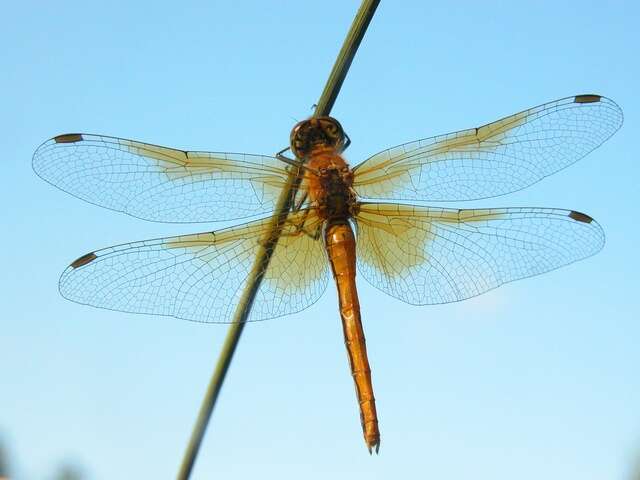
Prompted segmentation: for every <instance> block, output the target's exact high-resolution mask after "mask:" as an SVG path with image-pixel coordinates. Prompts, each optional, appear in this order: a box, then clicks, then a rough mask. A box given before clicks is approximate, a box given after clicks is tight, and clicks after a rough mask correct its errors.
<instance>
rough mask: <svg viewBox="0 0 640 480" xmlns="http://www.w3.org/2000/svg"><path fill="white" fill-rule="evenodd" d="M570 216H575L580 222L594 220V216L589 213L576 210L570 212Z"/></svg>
mask: <svg viewBox="0 0 640 480" xmlns="http://www.w3.org/2000/svg"><path fill="white" fill-rule="evenodd" d="M569 217H571V218H573V219H574V220H576V221H578V222H583V223H591V222H593V218H591V217H590V216H589V215H587V214H585V213H580V212H576V211H572V212H571V213H570V214H569Z"/></svg>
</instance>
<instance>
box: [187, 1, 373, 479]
mask: <svg viewBox="0 0 640 480" xmlns="http://www.w3.org/2000/svg"><path fill="white" fill-rule="evenodd" d="M378 3H380V0H363V1H362V4H361V5H360V8H359V9H358V12H357V13H356V16H355V18H354V20H353V23H352V24H351V28H350V29H349V33H348V34H347V37H346V38H345V41H344V44H343V45H342V49H341V50H340V53H339V54H338V58H337V59H336V62H335V64H334V65H333V69H332V70H331V73H330V74H329V78H328V80H327V83H326V85H325V88H324V90H323V91H322V94H321V95H320V99H319V100H318V103H317V107H316V109H315V112H314V116H323V115H329V113H330V112H331V109H332V107H333V104H334V102H335V100H336V98H337V96H338V93H339V92H340V87H342V83H343V82H344V79H345V77H346V75H347V71H348V70H349V67H350V66H351V62H352V61H353V58H354V56H355V54H356V51H357V49H358V47H359V45H360V42H361V41H362V38H363V37H364V33H365V31H366V29H367V27H368V26H369V23H370V22H371V18H372V17H373V14H374V13H375V10H376V8H377V7H378ZM301 178H302V168H301V167H292V168H290V171H289V177H288V179H287V183H286V185H285V187H284V188H283V189H282V192H281V193H280V196H279V198H278V203H277V205H276V210H275V214H274V216H273V218H272V228H271V231H270V232H269V234H268V236H267V238H263V239H262V241H261V242H260V244H261V245H262V247H261V249H260V251H259V252H258V255H257V256H256V260H255V263H254V264H253V268H252V270H251V273H250V274H249V276H250V280H249V283H248V284H247V288H246V289H245V291H244V292H243V294H242V297H241V298H240V301H239V302H238V306H237V308H236V312H235V314H234V318H233V323H232V324H231V326H230V327H229V331H228V333H227V337H226V339H225V341H224V344H223V346H222V350H221V351H220V356H219V358H218V363H217V364H216V367H215V370H214V371H213V375H212V377H211V381H210V382H209V386H208V388H207V391H206V393H205V396H204V398H203V400H202V405H201V407H200V411H199V412H198V417H197V419H196V422H195V425H194V427H193V432H192V433H191V438H190V440H189V443H188V445H187V449H186V451H185V453H184V457H183V459H182V464H181V465H180V470H179V472H178V476H177V478H178V480H187V479H188V478H189V477H190V476H191V470H192V468H193V464H194V462H195V459H196V456H197V454H198V451H199V449H200V445H201V444H202V439H203V437H204V433H205V430H206V428H207V425H208V423H209V419H210V417H211V412H212V411H213V407H214V405H215V403H216V400H217V398H218V395H219V393H220V389H221V388H222V384H223V382H224V378H225V376H226V374H227V370H228V369H229V365H230V364H231V359H232V358H233V354H234V352H235V350H236V347H237V345H238V341H239V340H240V335H241V334H242V330H243V329H244V325H245V322H246V320H247V318H248V316H249V313H250V312H251V306H252V304H253V300H254V299H255V296H256V293H257V292H258V289H259V288H260V283H261V282H262V279H263V278H264V274H265V272H266V271H267V268H268V266H269V261H270V260H271V255H272V254H273V251H274V250H275V247H276V245H277V243H278V238H279V237H280V234H281V232H282V227H283V225H284V221H285V219H286V218H287V215H288V214H289V210H290V209H291V206H292V203H293V199H294V198H295V196H296V193H297V191H298V187H299V186H300V181H301Z"/></svg>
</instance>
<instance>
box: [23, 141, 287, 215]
mask: <svg viewBox="0 0 640 480" xmlns="http://www.w3.org/2000/svg"><path fill="white" fill-rule="evenodd" d="M33 168H34V170H35V172H36V173H37V174H38V175H39V176H40V177H42V178H43V179H44V180H46V181H47V182H49V183H51V184H53V185H55V186H56V187H58V188H60V189H61V190H64V191H65V192H68V193H70V194H71V195H74V196H76V197H79V198H81V199H83V200H86V201H87V202H90V203H94V204H96V205H100V206H102V207H106V208H109V209H112V210H117V211H120V212H124V213H127V214H129V215H132V216H134V217H139V218H143V219H145V220H151V221H158V222H176V223H182V222H211V221H217V220H232V219H238V218H245V217H250V216H253V215H258V214H264V213H268V212H271V211H273V209H274V205H275V202H276V199H277V197H278V194H279V192H280V190H281V189H282V187H283V185H284V183H285V182H286V178H287V172H286V170H285V167H284V164H283V163H282V162H280V161H279V160H277V159H276V158H273V157H266V156H260V155H248V154H235V153H211V152H186V151H183V150H176V149H172V148H166V147H159V146H157V145H150V144H146V143H141V142H135V141H132V140H125V139H122V138H115V137H106V136H99V135H87V134H66V135H59V136H57V137H54V138H52V139H51V140H48V141H47V142H45V143H44V144H42V145H41V146H40V147H39V148H38V149H37V150H36V152H35V154H34V156H33Z"/></svg>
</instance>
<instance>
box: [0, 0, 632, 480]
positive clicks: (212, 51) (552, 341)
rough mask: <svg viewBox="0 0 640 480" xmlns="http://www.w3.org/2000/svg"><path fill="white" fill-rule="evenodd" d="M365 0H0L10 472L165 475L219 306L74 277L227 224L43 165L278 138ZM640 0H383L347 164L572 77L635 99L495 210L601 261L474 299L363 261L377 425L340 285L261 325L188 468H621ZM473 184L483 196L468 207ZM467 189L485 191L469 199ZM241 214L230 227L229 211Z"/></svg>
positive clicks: (586, 89)
mask: <svg viewBox="0 0 640 480" xmlns="http://www.w3.org/2000/svg"><path fill="white" fill-rule="evenodd" d="M358 4H359V2H356V1H340V0H331V1H328V0H325V1H323V2H304V1H303V2H293V1H286V2H285V1H280V2H275V1H274V2H261V1H257V0H254V1H249V0H237V1H235V2H222V1H208V2H189V1H187V2H183V3H182V4H180V5H179V4H177V3H174V2H171V3H169V2H166V3H165V2H158V1H155V2H109V3H108V4H107V3H104V2H74V1H62V2H33V1H23V2H8V3H7V4H6V5H4V6H3V9H2V10H3V17H4V21H3V22H2V29H0V60H1V64H0V66H1V69H0V72H1V73H0V92H2V93H1V95H2V102H1V105H2V107H1V108H2V115H0V131H1V132H2V135H0V142H1V146H2V149H1V151H2V164H3V169H2V188H0V200H1V202H0V205H1V209H2V210H1V214H2V225H3V226H4V227H3V234H2V235H0V252H2V264H3V269H2V274H1V276H0V292H1V293H0V295H1V305H2V310H1V311H2V314H1V318H0V328H1V330H0V332H1V339H2V340H1V343H0V441H1V442H2V443H3V444H4V445H6V446H7V448H8V449H9V453H10V454H11V458H12V463H13V471H14V474H15V475H14V476H15V478H16V479H18V480H24V479H27V480H31V479H46V478H49V477H48V475H49V472H51V471H52V469H54V468H55V467H56V466H58V465H61V464H63V463H73V464H76V465H80V466H81V467H82V470H83V471H84V473H85V474H86V477H87V478H88V479H95V480H100V479H147V478H149V479H151V478H153V479H170V478H174V477H175V474H176V471H177V468H178V465H179V462H180V459H181V456H182V454H183V450H184V447H185V445H186V442H187V440H188V437H189V434H190V431H191V428H192V425H193V421H194V418H195V415H196V412H197V410H198V408H199V405H200V401H201V399H202V395H203V393H204V390H205V388H206V385H207V383H208V381H209V377H210V373H211V370H212V368H213V365H214V363H215V360H216V358H217V354H218V350H219V348H220V345H221V343H222V340H223V338H224V336H225V333H226V330H227V327H225V326H221V325H212V326H207V325H199V324H194V323H190V322H185V321H179V320H175V319H172V318H165V317H152V316H144V315H131V314H124V313H117V312H111V311H102V310H97V309H93V308H90V307H85V306H80V305H77V304H74V303H71V302H68V301H66V300H64V299H63V298H61V297H60V296H59V295H58V292H57V280H58V276H59V274H60V272H61V271H62V270H63V268H64V267H65V266H66V265H67V264H68V263H69V262H70V261H71V260H73V259H75V258H76V257H78V256H79V255H80V254H83V253H85V252H88V251H91V250H94V249H97V248H99V247H104V246H109V245H113V244H118V243H123V242H127V241H133V240H141V239H145V238H155V237H158V236H165V235H177V234H181V233H189V232H195V231H202V230H210V229H212V228H218V227H220V226H221V225H220V224H217V225H209V224H205V225H183V226H180V225H163V224H154V223H149V222H144V221H141V220H137V219H134V218H131V217H128V216H126V215H123V214H118V213H115V212H112V211H109V210H105V209H100V208H98V207H95V206H93V205H90V204H87V203H84V202H82V201H80V200H78V199H76V198H73V197H71V196H69V195H67V194H64V193H63V192H61V191H58V190H56V189H54V188H52V187H51V186H50V185H48V184H46V183H45V182H43V181H42V180H40V179H39V178H38V177H36V175H35V174H34V173H33V171H32V170H31V155H32V153H33V151H34V150H35V149H36V147H37V146H38V145H39V144H40V143H41V142H42V141H44V140H46V139H47V138H49V137H51V136H53V135H56V134H60V133H64V132H76V131H81V132H88V133H102V134H108V135H115V136H121V137H126V138H133V139H138V140H142V141H147V142H151V143H158V144H162V145H168V146H174V147H178V148H184V149H191V150H214V151H234V152H236V151H243V152H249V153H264V154H273V153H274V152H276V151H277V150H279V149H280V148H283V147H284V146H286V145H287V141H288V135H289V130H290V128H291V126H292V125H293V123H294V122H295V121H296V120H297V119H303V118H305V117H307V116H309V115H310V114H311V106H312V104H313V103H314V102H316V101H317V99H318V96H319V94H320V92H321V90H322V87H323V86H324V82H325V79H326V77H327V75H328V73H329V70H330V68H331V66H332V64H333V61H334V59H335V56H336V54H337V52H338V50H339V47H340V45H341V44H342V41H343V38H344V36H345V33H346V32H347V29H348V27H349V25H350V23H351V20H352V18H353V15H354V13H355V10H356V9H357V6H358ZM639 13H640V10H639V9H638V6H637V2H632V1H628V2H620V1H613V2H599V1H589V2H558V1H540V2H491V1H490V2H438V3H437V4H436V2H423V1H414V2H409V1H407V2H394V1H390V0H383V1H382V4H381V5H380V7H379V9H378V12H377V14H376V16H375V18H374V20H373V22H372V24H371V26H370V28H369V31H368V32H367V34H366V36H365V39H364V41H363V44H362V46H361V49H360V51H359V53H358V55H357V57H356V59H355V61H354V63H353V66H352V68H351V71H350V73H349V76H348V77H347V80H346V82H345V85H344V87H343V89H342V92H341V95H340V97H339V99H338V101H337V103H336V105H335V109H334V110H333V114H334V116H336V117H337V118H339V119H340V121H341V122H342V124H343V125H344V126H345V128H346V130H347V131H348V133H349V135H350V136H351V138H352V140H353V144H352V147H351V148H350V149H349V150H348V151H347V154H346V156H347V158H348V159H349V160H350V161H351V162H352V164H356V163H358V162H360V161H361V160H363V159H365V158H366V157H368V156H369V155H371V154H373V153H375V152H377V151H379V150H381V149H384V148H387V147H389V146H393V145H396V144H398V143H403V142H406V141H410V140H414V139H417V138H423V137H426V136H430V135H433V134H437V133H445V132H449V131H452V130H459V129H463V128H469V127H474V126H478V125H481V124H484V123H486V122H489V121H493V120H496V119H498V118H500V117H502V116H504V115H508V114H511V113H515V112H517V111H520V110H522V109H524V108H528V107H532V106H534V105H537V104H540V103H543V102H545V101H550V100H554V99H556V98H561V97H564V96H568V95H572V94H579V93H591V92H593V93H599V94H602V95H606V96H609V97H611V98H613V99H614V100H615V101H617V102H618V103H619V104H620V105H621V107H622V108H623V110H624V112H625V125H624V126H623V128H622V130H621V131H620V132H618V133H617V134H616V135H615V136H614V137H613V138H612V139H610V140H609V141H608V142H607V143H606V144H605V145H604V146H603V147H602V148H600V149H598V150H596V151H595V152H593V153H592V154H591V155H589V156H588V157H587V158H585V159H584V160H582V161H581V162H579V163H578V164H576V165H574V166H572V167H570V168H569V169H567V170H565V171H563V172H560V173H558V174H556V175H554V176H553V177H551V178H548V179H546V180H544V181H543V182H541V183H540V184H537V185H535V186H533V187H531V188H529V189H527V190H525V191H522V192H519V193H517V194H513V195H510V196H506V197H502V198H498V199H491V200H486V201H483V202H478V203H477V205H482V206H540V207H564V208H572V209H576V210H580V211H584V212H587V213H589V214H590V215H592V216H593V217H594V218H596V219H597V220H598V221H599V222H600V223H601V224H602V226H603V228H604V229H605V231H606V234H607V245H606V246H605V248H604V250H603V251H602V252H601V253H599V254H598V255H597V256H595V257H593V258H590V259H588V260H586V261H583V262H579V263H576V264H574V265H571V266H569V267H567V268H564V269H561V270H558V271H555V272H552V273H549V274H546V275H544V276H540V277H536V278H533V279H528V280H524V281H521V282H516V283H513V284H510V285H507V286H504V287H501V288H499V289H497V290H494V291H492V292H490V293H488V294H486V295H484V296H481V297H478V298H476V299H473V300H469V301H466V302H462V303H459V304H451V305H444V306H436V307H412V306H409V305H405V304H403V303H401V302H400V301H398V300H395V299H393V298H391V297H388V296H385V295H383V294H381V293H379V292H378V291H377V290H375V289H373V288H372V287H370V286H369V285H368V284H367V283H366V281H364V280H363V279H360V282H359V287H360V295H361V303H362V310H363V317H364V322H365V331H366V334H367V340H368V347H369V356H370V360H371V364H372V369H373V378H374V386H375V389H376V396H377V399H378V409H379V415H380V428H381V431H382V446H381V450H380V455H379V456H377V457H376V456H374V457H370V456H369V455H368V453H367V451H366V449H365V446H364V443H363V440H362V433H361V429H360V424H359V420H358V413H357V406H356V400H355V395H354V389H353V385H352V379H351V377H350V375H349V370H348V363H347V358H346V355H345V350H344V344H343V339H342V329H341V327H340V319H339V315H338V311H337V302H336V298H335V288H334V287H333V286H330V287H329V289H328V291H327V293H326V294H325V295H324V296H323V297H322V299H321V300H320V301H319V302H318V303H316V304H315V305H314V306H313V307H311V308H309V309H308V310H306V311H304V312H303V313H299V314H296V315H292V316H289V317H284V318H280V319H276V320H271V321H268V322H262V323H259V324H252V325H250V326H249V327H248V328H247V329H245V334H244V335H243V338H242V341H241V343H240V346H239V348H238V351H237V355H236V358H235V360H234V362H233V364H232V366H231V369H230V372H229V376H228V378H227V382H226V384H225V386H224V389H223V392H222V396H221V399H220V402H219V404H218V406H217V408H216V411H215V412H214V415H213V418H212V422H211V424H210V428H209V430H208V432H207V435H206V439H205V442H204V444H203V447H202V450H201V453H200V456H199V458H198V461H197V464H196V467H195V470H194V475H193V478H194V479H210V478H262V479H299V478H306V479H326V478H332V479H336V480H337V479H347V478H348V479H352V480H353V479H359V478H366V479H374V478H376V479H377V478H379V479H388V478H407V479H410V478H411V479H412V478H430V479H460V480H462V479H469V478H481V479H491V480H501V479H504V480H513V479H514V478H518V479H519V480H528V479H532V480H533V479H536V480H538V479H540V478H545V479H547V480H551V479H558V480H570V479H580V480H592V479H593V480H596V479H597V480H601V479H628V478H629V477H630V472H631V469H632V465H633V464H634V457H637V456H638V455H640V375H639V374H638V366H639V365H640V350H639V348H638V345H639V342H640V322H639V321H638V320H639V317H640V315H639V313H640V308H639V307H640V300H639V298H638V297H639V295H640V292H639V288H638V287H639V281H638V271H639V269H640V261H639V260H638V250H637V246H638V238H639V237H640V226H639V225H640V222H638V211H639V210H638V200H639V194H638V191H639V187H638V182H639V179H640V176H639V174H640V167H639V165H640V158H639V157H640V154H639V152H638V148H637V145H638V142H637V138H638V134H639V131H638V115H639V114H640V101H639V98H638V91H637V87H638V78H639V77H640V69H639V66H638V51H639V47H640V42H639V35H638V22H639V20H640V15H639ZM474 205H475V204H474ZM465 206H470V204H468V203H467V204H465ZM222 226H223V225H222Z"/></svg>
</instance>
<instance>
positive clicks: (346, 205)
mask: <svg viewBox="0 0 640 480" xmlns="http://www.w3.org/2000/svg"><path fill="white" fill-rule="evenodd" d="M308 165H309V167H310V169H312V170H311V171H312V172H313V173H310V174H309V177H308V180H309V187H310V188H309V190H310V192H309V193H310V195H311V200H312V201H313V203H314V204H315V205H316V207H317V208H318V214H319V216H320V217H322V218H325V219H329V218H346V217H350V216H352V213H353V212H352V209H353V206H354V205H355V204H356V195H355V192H354V191H353V172H352V171H351V169H350V168H349V166H348V165H347V163H346V162H345V160H344V159H343V158H342V157H341V156H340V155H338V154H337V153H335V152H332V151H331V150H330V149H328V148H326V147H325V148H319V149H314V150H312V152H311V158H310V160H309V163H308Z"/></svg>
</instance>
